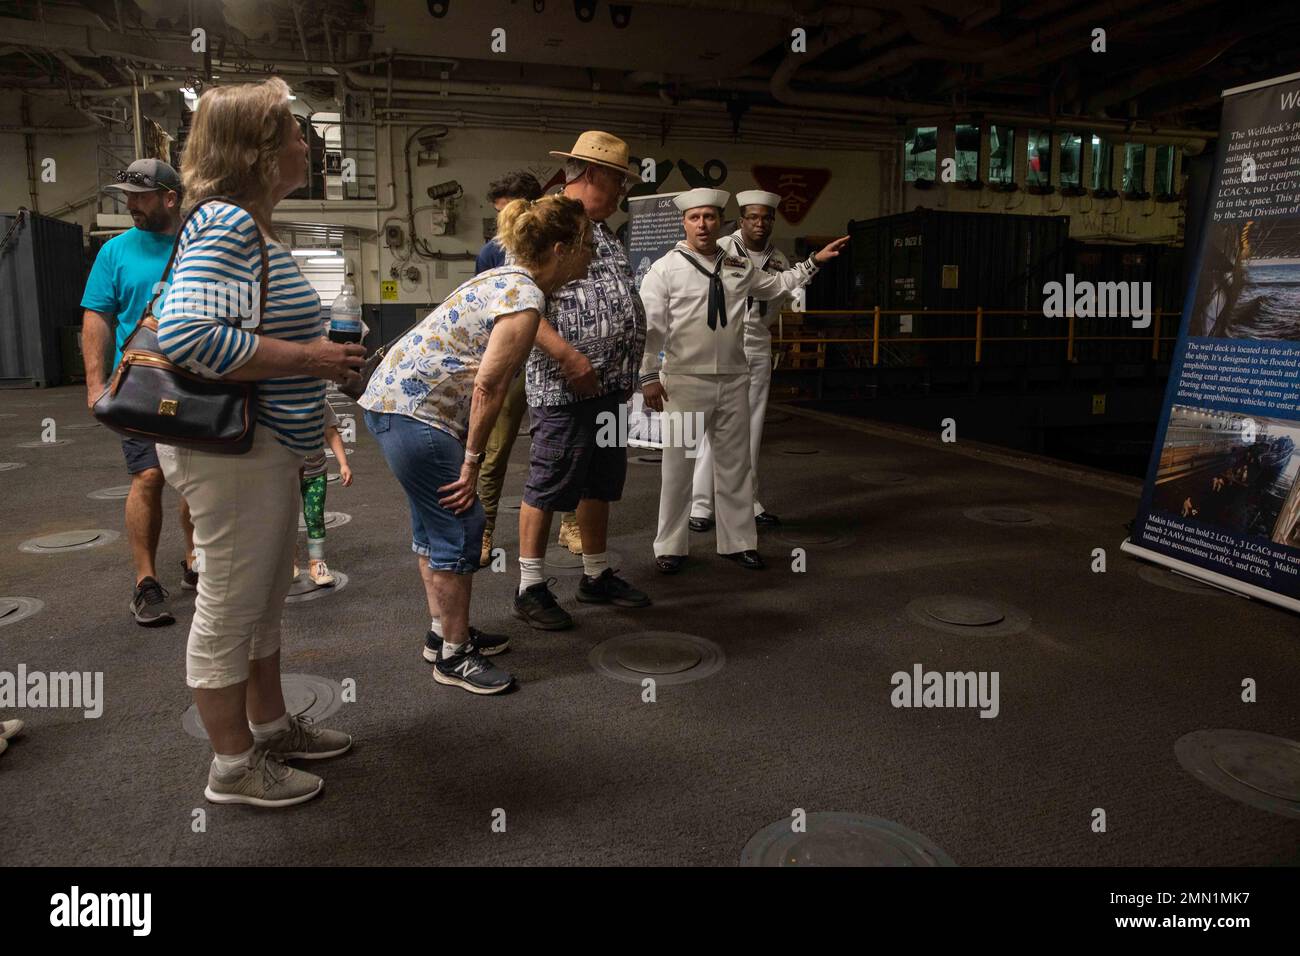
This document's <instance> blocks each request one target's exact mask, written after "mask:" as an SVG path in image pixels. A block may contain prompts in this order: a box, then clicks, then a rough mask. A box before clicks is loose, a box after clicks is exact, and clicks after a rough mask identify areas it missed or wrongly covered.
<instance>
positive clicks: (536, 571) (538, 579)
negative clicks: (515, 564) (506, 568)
mask: <svg viewBox="0 0 1300 956" xmlns="http://www.w3.org/2000/svg"><path fill="white" fill-rule="evenodd" d="M545 561H546V559H545V558H525V557H520V559H519V593H520V594H523V593H524V591H526V590H528V588H530V587H532V586H533V585H534V584H541V583H542V564H543V563H544V562H545Z"/></svg>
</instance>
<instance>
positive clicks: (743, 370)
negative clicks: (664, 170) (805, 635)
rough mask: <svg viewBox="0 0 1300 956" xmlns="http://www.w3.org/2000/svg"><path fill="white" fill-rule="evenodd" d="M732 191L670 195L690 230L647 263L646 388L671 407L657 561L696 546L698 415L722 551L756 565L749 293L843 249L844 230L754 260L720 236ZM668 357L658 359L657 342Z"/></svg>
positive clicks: (806, 277) (674, 563) (804, 275)
mask: <svg viewBox="0 0 1300 956" xmlns="http://www.w3.org/2000/svg"><path fill="white" fill-rule="evenodd" d="M729 198H730V195H729V194H728V193H726V192H723V191H722V190H720V189H692V190H690V191H688V192H684V193H681V194H680V195H678V196H676V197H674V199H673V204H674V205H675V206H676V207H677V208H678V209H680V210H681V211H682V226H683V227H684V229H685V231H686V239H685V240H683V241H681V242H678V243H677V245H676V247H675V248H673V249H672V250H671V251H670V252H669V253H668V254H667V255H665V256H663V257H662V258H660V259H659V260H657V261H656V262H655V264H654V265H652V266H651V267H650V271H649V272H648V273H646V277H645V279H644V280H642V282H641V298H642V301H643V302H644V303H645V310H646V329H647V335H646V344H645V357H644V359H643V361H642V363H641V390H642V392H643V393H644V394H645V403H646V405H647V406H648V407H649V408H652V409H654V410H655V411H661V412H662V411H667V412H668V414H666V415H665V416H664V420H663V422H662V432H661V434H662V435H663V439H664V450H663V465H662V479H661V485H660V489H659V533H658V534H657V535H656V537H655V542H654V552H655V565H656V567H658V569H659V570H660V571H662V572H663V573H664V574H673V573H675V572H676V571H678V570H680V568H681V566H682V562H683V561H685V560H686V554H687V552H688V551H689V550H690V530H689V527H688V524H687V521H688V516H689V514H690V506H691V478H692V470H693V468H692V462H691V461H690V459H689V458H688V457H687V455H688V453H690V454H691V455H692V456H693V454H694V452H695V451H696V450H697V449H696V448H695V447H692V446H694V445H695V444H696V443H697V442H698V436H696V435H694V434H692V433H693V432H694V431H695V430H696V429H695V423H696V422H698V424H699V426H702V429H703V431H704V432H705V433H707V434H708V436H709V443H710V445H711V446H712V448H713V459H714V468H713V472H714V477H715V481H716V489H715V501H716V507H717V527H718V536H717V548H718V554H720V555H722V556H723V557H724V558H730V559H731V560H733V561H736V562H737V563H738V564H740V566H741V567H743V568H748V569H750V570H758V569H760V568H762V567H763V566H764V565H763V559H762V558H761V557H760V556H759V554H758V550H757V548H758V533H757V528H756V526H755V524H754V511H753V502H754V492H753V488H752V482H751V471H752V467H751V463H750V457H749V363H748V361H747V360H746V358H745V349H744V330H745V314H746V312H747V311H748V307H747V302H748V299H749V297H750V296H753V297H754V298H756V299H770V298H773V297H774V296H776V295H780V294H782V293H789V292H793V291H794V290H796V289H798V288H800V287H802V286H804V285H806V284H807V283H808V282H810V281H811V280H812V277H813V276H814V275H816V273H817V270H818V265H819V264H820V263H823V262H827V261H829V260H831V259H833V258H835V256H837V255H839V250H840V247H841V246H843V245H844V244H845V243H846V242H848V241H849V237H848V236H842V237H841V238H839V239H836V240H835V241H834V242H832V243H830V244H829V245H827V246H825V247H824V248H822V249H821V250H820V251H818V252H816V253H814V254H813V255H811V256H809V257H808V258H807V259H806V260H804V261H803V262H800V263H799V264H798V265H796V266H795V267H794V268H793V269H787V270H785V271H784V272H778V273H775V274H773V273H767V272H764V271H762V270H761V269H759V268H757V267H755V265H754V264H753V262H751V261H750V259H749V257H748V256H746V255H745V254H744V251H743V250H741V249H737V248H735V247H734V245H733V244H732V243H730V242H727V244H726V245H725V246H724V245H723V244H721V243H719V242H718V232H719V230H720V229H721V227H722V210H723V209H724V208H725V207H726V205H727V200H728V199H729ZM661 349H662V350H663V352H664V359H663V361H662V362H661V361H660V359H659V352H660V350H661Z"/></svg>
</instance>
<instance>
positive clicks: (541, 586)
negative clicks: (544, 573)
mask: <svg viewBox="0 0 1300 956" xmlns="http://www.w3.org/2000/svg"><path fill="white" fill-rule="evenodd" d="M554 583H555V578H549V579H547V580H545V581H539V582H538V583H537V584H534V585H532V586H531V587H529V588H527V589H526V590H525V591H524V593H523V594H516V595H515V617H517V618H519V619H520V620H521V621H527V622H528V626H529V627H535V628H537V629H538V630H542V631H563V630H565V629H567V628H570V627H573V618H571V617H569V612H568V611H566V610H565V609H564V608H562V607H560V605H559V602H558V601H556V600H555V595H554V594H552V593H551V588H550V585H552V584H554Z"/></svg>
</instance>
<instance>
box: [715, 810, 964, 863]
mask: <svg viewBox="0 0 1300 956" xmlns="http://www.w3.org/2000/svg"><path fill="white" fill-rule="evenodd" d="M806 823H807V826H806V828H805V832H803V833H796V832H795V831H794V828H793V824H794V819H793V818H789V819H785V820H778V821H776V823H773V824H770V825H768V826H765V827H764V828H763V829H761V830H759V831H758V832H757V833H755V834H754V835H753V836H752V837H750V839H749V842H748V843H746V844H745V849H744V850H743V851H741V854H740V865H741V866H956V865H957V864H956V863H954V862H953V860H952V857H950V856H948V854H947V853H944V852H943V850H941V849H939V847H938V846H936V845H935V844H934V843H932V842H931V841H930V840H929V838H927V837H925V836H923V835H922V834H920V833H917V832H916V831H914V830H909V829H907V827H904V826H901V825H899V824H897V823H894V822H893V821H892V820H882V819H881V818H880V817H868V816H863V815H861V814H857V813H810V814H808V818H807V821H806Z"/></svg>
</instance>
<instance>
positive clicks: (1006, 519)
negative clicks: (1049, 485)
mask: <svg viewBox="0 0 1300 956" xmlns="http://www.w3.org/2000/svg"><path fill="white" fill-rule="evenodd" d="M962 514H963V515H965V516H966V517H967V518H970V519H971V521H979V522H981V523H983V524H1000V525H1017V526H1019V527H1022V528H1036V527H1038V526H1039V525H1045V524H1051V523H1052V519H1051V518H1049V517H1047V515H1045V514H1043V513H1042V512H1039V511H1026V510H1025V509H1024V508H1007V507H1004V506H1002V505H991V506H987V507H983V508H967V509H965V510H964V511H962Z"/></svg>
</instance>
